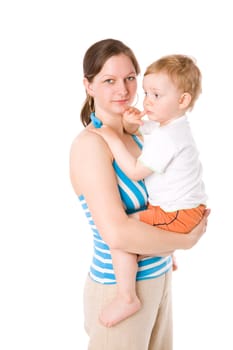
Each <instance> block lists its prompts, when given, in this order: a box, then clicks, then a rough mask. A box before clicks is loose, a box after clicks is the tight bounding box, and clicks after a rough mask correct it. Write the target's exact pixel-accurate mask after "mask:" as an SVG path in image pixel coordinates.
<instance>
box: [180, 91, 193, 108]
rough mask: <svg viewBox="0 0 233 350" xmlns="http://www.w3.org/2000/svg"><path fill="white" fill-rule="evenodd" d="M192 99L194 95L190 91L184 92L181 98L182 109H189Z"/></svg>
mask: <svg viewBox="0 0 233 350" xmlns="http://www.w3.org/2000/svg"><path fill="white" fill-rule="evenodd" d="M191 101H192V96H191V95H190V93H189V92H184V93H183V94H182V95H181V96H180V99H179V105H180V109H187V108H188V107H189V105H190V103H191Z"/></svg>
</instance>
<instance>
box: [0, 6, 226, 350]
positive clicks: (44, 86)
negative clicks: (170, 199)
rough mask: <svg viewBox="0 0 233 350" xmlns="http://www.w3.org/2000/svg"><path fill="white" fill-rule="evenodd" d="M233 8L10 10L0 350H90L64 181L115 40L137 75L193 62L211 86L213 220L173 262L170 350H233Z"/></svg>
mask: <svg viewBox="0 0 233 350" xmlns="http://www.w3.org/2000/svg"><path fill="white" fill-rule="evenodd" d="M230 6H231V2H230V0H229V1H226V0H222V1H206V2H205V1H199V2H198V1H187V0H186V1H184V0H183V1H181V0H176V1H173V0H171V1H168V0H163V1H156V0H153V1H152V0H151V1H146V0H145V1H143V2H140V1H139V2H135V1H134V2H130V1H121V0H118V1H115V2H112V1H107V0H106V1H100V0H99V1H85V2H83V3H82V4H81V2H80V1H79V2H78V1H69V0H66V1H59V0H57V1H52V0H46V1H45V0H40V1H25V0H22V1H11V0H5V1H4V0H3V1H1V5H0V49H1V54H0V61H1V62H0V89H1V90H0V113H1V115H0V116H1V119H0V164H1V170H0V178H1V181H0V235H1V236H0V323H1V324H0V332H1V334H0V349H1V350H8V349H11V350H18V349H24V350H28V349H30V350H32V349H33V350H37V349H40V350H42V349H43V350H53V349H54V350H55V349H56V350H67V349H69V350H74V349H79V350H85V349H86V345H85V344H86V341H87V339H86V336H85V333H84V330H83V316H82V291H83V283H84V279H85V276H86V272H87V269H88V266H89V262H90V258H91V248H92V243H91V238H90V236H89V233H88V230H87V227H86V221H85V219H84V217H83V214H82V212H81V210H80V207H79V203H78V200H77V198H76V196H75V194H74V192H73V190H72V188H71V185H70V181H69V149H70V145H71V142H72V140H73V138H74V137H75V135H76V134H77V133H78V132H79V131H80V130H81V128H82V126H81V123H80V121H79V113H80V109H81V105H82V103H83V100H84V89H83V86H82V59H83V55H84V53H85V51H86V49H87V48H88V47H89V46H90V45H91V44H92V43H94V42H95V41H97V40H100V39H104V38H108V37H112V38H116V39H120V40H122V41H124V42H125V43H126V44H128V45H129V46H130V47H131V48H132V49H133V50H134V52H135V54H136V56H137V58H138V60H139V62H140V65H141V69H142V72H143V71H144V70H145V68H146V66H147V65H148V64H150V63H151V62H152V61H153V60H155V59H157V58H158V57H160V56H161V55H164V54H169V53H184V54H189V55H192V56H194V57H195V58H196V60H197V63H198V65H199V67H200V69H201V71H202V73H203V94H202V96H201V97H200V99H199V100H198V102H197V104H196V107H195V109H194V110H193V112H192V114H191V116H190V121H191V123H192V127H193V131H194V135H195V138H196V141H197V143H198V146H199V150H200V154H201V160H202V162H203V165H204V180H205V182H206V188H207V191H208V194H209V207H210V208H211V209H212V214H211V217H210V219H209V225H208V232H207V234H206V236H205V237H204V238H203V239H202V240H201V241H200V242H199V244H198V245H197V246H195V247H194V248H193V249H192V250H190V251H186V252H177V258H178V263H179V270H178V271H177V272H175V273H174V275H173V276H174V283H173V295H174V328H175V329H174V331H175V340H174V342H175V344H174V350H196V349H199V350H206V349H233V340H232V324H231V323H232V320H231V319H232V311H233V310H232V306H233V305H232V295H233V290H232V259H231V255H232V246H231V242H232V234H233V230H232V225H231V215H232V210H231V205H232V197H233V191H232V173H231V170H230V169H231V168H232V165H231V161H232V156H231V150H232V149H233V141H232V138H233V137H232V126H231V125H232V123H231V121H232V78H233V74H232V73H233V68H232V67H233V54H232V30H233V28H232V27H233V25H232V15H231V14H232V11H231V9H230ZM139 95H140V96H142V90H141V86H140V84H139ZM93 181H94V178H93ZM109 350H110V349H109ZM129 350H131V349H129ZM132 350H133V349H132Z"/></svg>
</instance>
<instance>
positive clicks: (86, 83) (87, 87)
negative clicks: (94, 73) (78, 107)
mask: <svg viewBox="0 0 233 350" xmlns="http://www.w3.org/2000/svg"><path fill="white" fill-rule="evenodd" d="M83 85H84V87H85V90H86V92H87V94H88V95H90V96H92V97H93V90H92V84H91V83H90V82H89V81H88V79H87V78H85V77H84V78H83Z"/></svg>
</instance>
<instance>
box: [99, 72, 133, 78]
mask: <svg viewBox="0 0 233 350" xmlns="http://www.w3.org/2000/svg"><path fill="white" fill-rule="evenodd" d="M129 75H135V76H136V75H137V73H136V72H130V73H128V74H126V75H125V77H128V76H129ZM115 76H116V75H113V74H104V75H102V78H104V77H115Z"/></svg>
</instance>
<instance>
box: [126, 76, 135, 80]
mask: <svg viewBox="0 0 233 350" xmlns="http://www.w3.org/2000/svg"><path fill="white" fill-rule="evenodd" d="M127 79H128V80H129V81H133V80H135V79H136V77H128V78H127Z"/></svg>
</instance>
